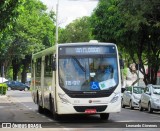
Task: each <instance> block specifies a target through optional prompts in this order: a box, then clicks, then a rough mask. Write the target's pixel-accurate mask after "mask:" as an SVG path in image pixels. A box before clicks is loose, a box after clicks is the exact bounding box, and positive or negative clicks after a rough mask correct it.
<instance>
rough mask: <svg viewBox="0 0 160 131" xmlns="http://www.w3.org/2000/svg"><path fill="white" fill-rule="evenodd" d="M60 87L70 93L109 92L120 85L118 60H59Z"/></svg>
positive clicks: (101, 58) (88, 58)
mask: <svg viewBox="0 0 160 131" xmlns="http://www.w3.org/2000/svg"><path fill="white" fill-rule="evenodd" d="M58 67H59V85H60V87H62V88H64V89H67V90H70V91H101V90H109V89H111V88H113V87H115V86H116V85H117V84H118V67H117V58H116V57H115V56H114V57H105V56H99V57H91V56H90V57H84V58H80V57H78V56H77V57H76V56H70V57H69V56H68V57H63V58H60V59H59V65H58Z"/></svg>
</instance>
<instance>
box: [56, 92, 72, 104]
mask: <svg viewBox="0 0 160 131" xmlns="http://www.w3.org/2000/svg"><path fill="white" fill-rule="evenodd" d="M58 96H59V98H60V99H61V101H62V103H65V104H68V103H70V102H69V101H68V100H67V98H66V97H65V94H61V93H58Z"/></svg>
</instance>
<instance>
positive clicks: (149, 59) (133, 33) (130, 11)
mask: <svg viewBox="0 0 160 131" xmlns="http://www.w3.org/2000/svg"><path fill="white" fill-rule="evenodd" d="M159 15H160V2H159V1H156V0H143V1H142V0H141V1H139V0H132V1H128V0H100V2H99V4H98V6H97V8H96V9H95V11H94V13H93V15H92V17H91V18H92V22H91V23H92V27H93V34H94V36H95V38H97V39H99V40H100V41H110V42H115V43H117V45H118V46H119V49H120V50H122V51H124V52H125V53H128V54H129V55H130V58H131V59H132V60H133V62H134V63H137V64H138V63H139V64H140V65H141V66H140V67H141V69H140V71H141V72H142V74H143V75H144V82H145V83H146V84H147V83H153V84H155V83H156V76H157V71H158V68H159V65H160V62H159V55H160V28H159V26H160V16H159ZM144 65H148V67H149V70H150V71H149V72H146V70H145V68H144Z"/></svg>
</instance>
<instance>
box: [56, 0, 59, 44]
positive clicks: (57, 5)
mask: <svg viewBox="0 0 160 131" xmlns="http://www.w3.org/2000/svg"><path fill="white" fill-rule="evenodd" d="M58 7H59V0H57V4H56V45H57V44H58Z"/></svg>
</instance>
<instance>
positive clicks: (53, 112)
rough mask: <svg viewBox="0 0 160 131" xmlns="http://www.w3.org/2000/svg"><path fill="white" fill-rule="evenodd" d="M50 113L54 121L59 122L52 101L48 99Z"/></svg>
mask: <svg viewBox="0 0 160 131" xmlns="http://www.w3.org/2000/svg"><path fill="white" fill-rule="evenodd" d="M50 111H51V113H52V115H53V119H54V120H59V115H58V114H57V113H56V112H55V107H54V100H53V99H52V97H50Z"/></svg>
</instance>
